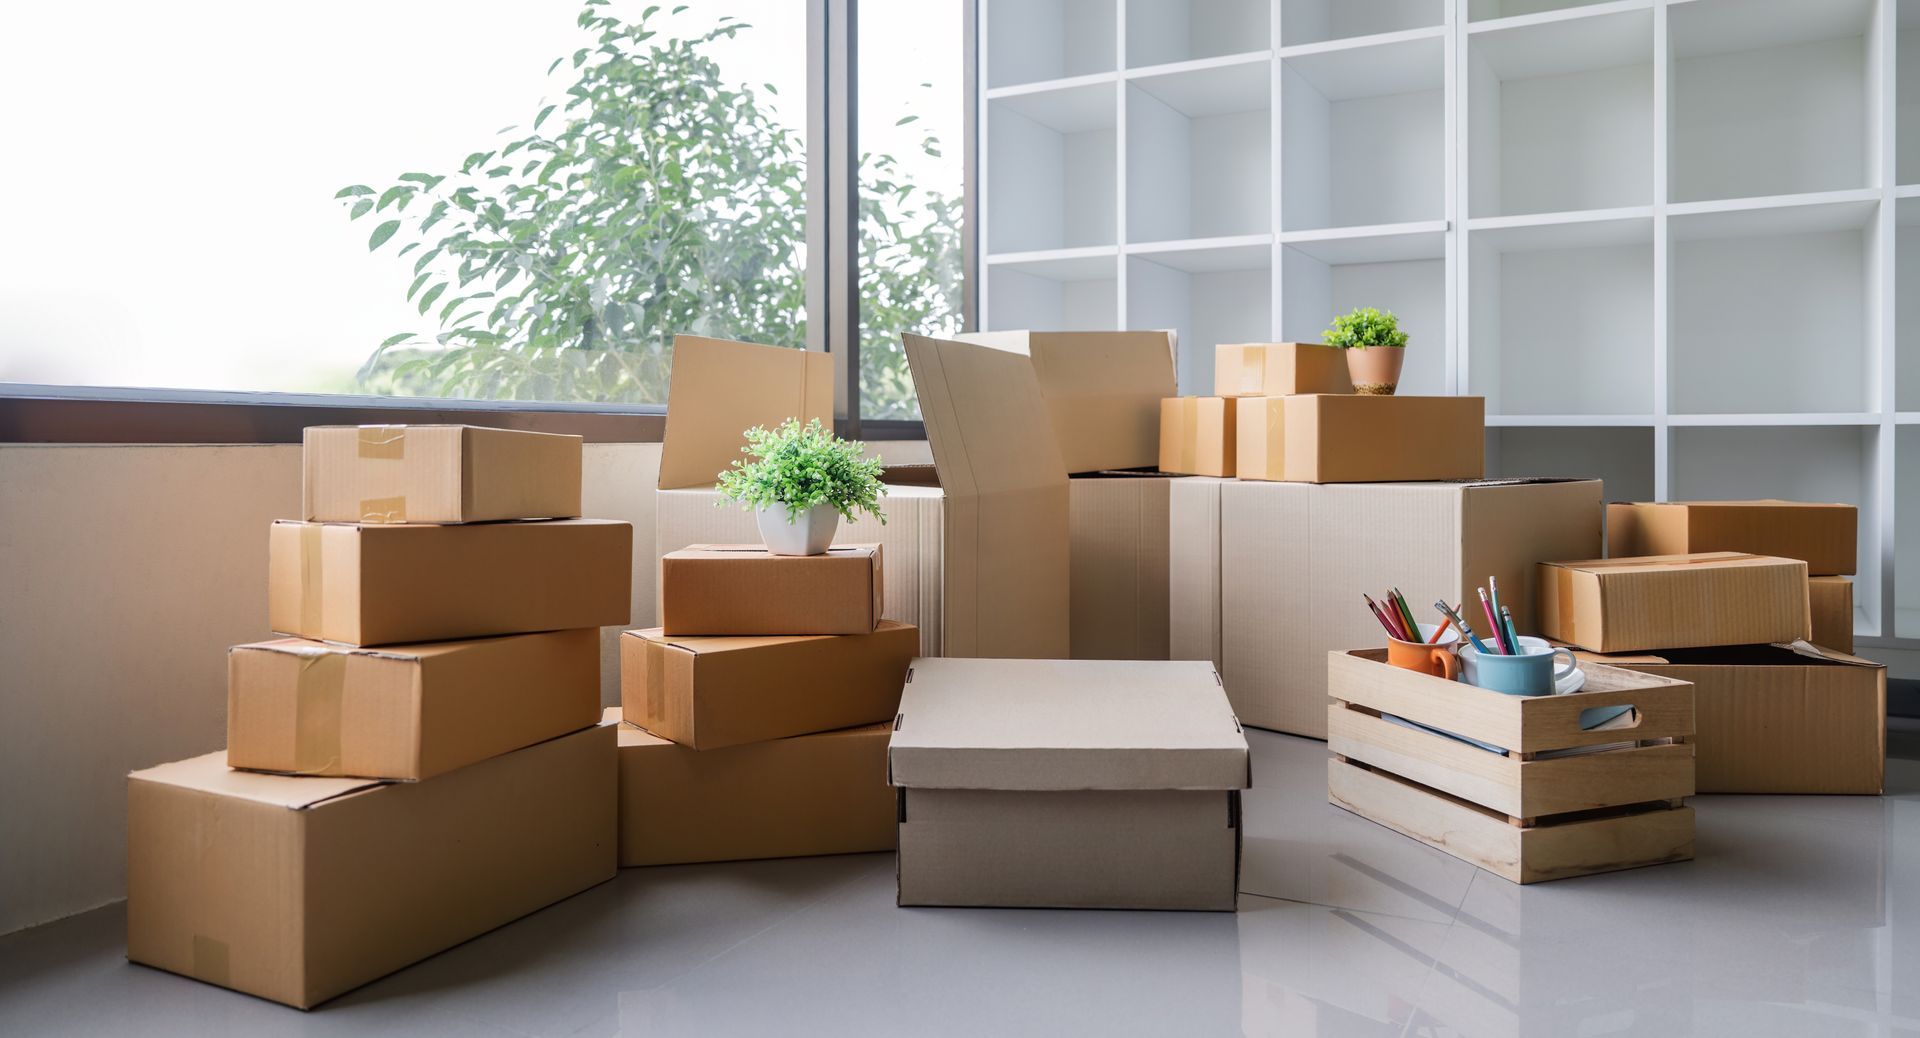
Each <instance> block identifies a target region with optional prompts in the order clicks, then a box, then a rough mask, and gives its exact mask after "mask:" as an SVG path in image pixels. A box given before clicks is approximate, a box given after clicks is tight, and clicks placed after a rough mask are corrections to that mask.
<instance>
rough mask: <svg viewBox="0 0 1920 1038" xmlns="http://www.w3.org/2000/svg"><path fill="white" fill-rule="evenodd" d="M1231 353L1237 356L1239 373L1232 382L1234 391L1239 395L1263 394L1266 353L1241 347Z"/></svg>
mask: <svg viewBox="0 0 1920 1038" xmlns="http://www.w3.org/2000/svg"><path fill="white" fill-rule="evenodd" d="M1233 352H1235V353H1237V354H1239V360H1240V364H1239V367H1240V371H1239V373H1238V374H1237V375H1236V376H1235V377H1234V380H1233V385H1234V388H1235V390H1236V391H1238V392H1241V393H1246V392H1253V393H1265V392H1266V391H1267V377H1266V368H1267V351H1266V350H1264V349H1260V348H1259V347H1250V346H1242V347H1241V348H1239V349H1237V350H1235V351H1233Z"/></svg>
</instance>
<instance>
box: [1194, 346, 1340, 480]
mask: <svg viewBox="0 0 1920 1038" xmlns="http://www.w3.org/2000/svg"><path fill="white" fill-rule="evenodd" d="M1351 392H1353V380H1352V379H1351V378H1349V377H1348V375H1347V357H1346V354H1345V353H1344V352H1343V351H1341V350H1338V349H1335V348H1334V347H1332V346H1322V345H1320V344H1319V343H1312V342H1250V343H1238V344H1233V345H1229V344H1227V343H1221V344H1220V345H1218V346H1215V347H1214V348H1213V395H1214V396H1229V397H1231V396H1295V395H1298V394H1301V393H1351ZM1216 474H1217V473H1216Z"/></svg>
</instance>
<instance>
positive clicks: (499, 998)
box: [0, 732, 1920, 1036]
mask: <svg viewBox="0 0 1920 1038" xmlns="http://www.w3.org/2000/svg"><path fill="white" fill-rule="evenodd" d="M1250 734H1251V737H1252V739H1253V744H1254V781H1255V787H1256V788H1255V791H1254V792H1253V793H1252V794H1250V795H1249V796H1248V798H1247V811H1246V818H1247V825H1248V839H1247V844H1246V866H1245V873H1244V877H1243V889H1244V890H1245V891H1246V893H1245V895H1244V896H1243V897H1242V899H1241V906H1240V912H1239V913H1238V914H1237V915H1204V914H1184V913H1121V912H1016V911H998V910H979V911H975V910H939V909H912V910H908V909H899V908H895V907H894V905H893V865H892V861H891V859H889V858H887V857H885V856H881V855H862V856H855V857H843V858H826V859H813V860H793V861H776V862H756V863H743V864H737V865H714V866H691V867H683V868H668V869H653V870H628V871H626V872H624V873H622V874H621V876H620V878H619V879H617V880H615V881H614V882H612V883H608V884H606V885H603V886H601V887H598V888H596V889H594V890H591V891H588V892H587V893H585V894H582V895H580V896H579V897H576V898H573V899H572V900H570V901H567V902H564V903H562V904H560V905H557V906H555V907H553V908H551V909H548V910H547V911H545V912H541V913H539V914H538V915H535V916H533V917H531V918H528V919H525V920H522V921H521V922H519V923H516V924H514V925H512V926H509V927H506V928H504V929H501V930H498V931H496V932H494V933H492V934H489V935H487V936H485V937H482V938H480V939H479V940H476V941H472V942H470V943H468V944H466V945H463V946H461V947H459V948H456V949H454V950H452V951H450V952H448V953H446V954H444V955H440V956H438V957H436V958H434V959H431V960H429V961H427V962H425V963H422V964H421V965H418V966H415V967H413V968H411V969H408V970H405V971H403V972H401V973H399V974H396V975H395V976H392V977H389V978H387V979H386V980H382V981H379V982H377V983H375V984H372V985H369V986H367V987H365V988H362V989H360V990H359V991H356V992H354V993H352V994H350V995H347V996H345V997H343V998H341V999H339V1000H337V1001H335V1002H334V1003H332V1004H330V1005H328V1006H325V1007H322V1008H321V1009H320V1010H318V1011H315V1012H313V1013H311V1014H302V1013H299V1012H296V1011H294V1010H290V1009H285V1008H282V1007H280V1006H276V1005H272V1004H270V1003H267V1002H262V1001H259V1000H257V999H252V998H248V997H246V996H243V995H236V994H233V993H230V992H226V991H221V990H219V989H216V988H212V987H208V986H206V985H203V984H198V983H195V982H192V981H188V980H182V979H180V978H178V977H173V976H169V975H167V974H163V973H159V972H156V971H153V970H148V969H144V968H141V967H137V966H131V965H128V964H127V963H126V962H125V960H124V959H123V958H122V951H123V949H122V943H121V937H122V935H121V927H122V925H123V920H124V913H123V912H122V911H121V909H120V908H118V907H112V908H105V909H101V910H99V911H96V912H90V913H87V914H86V915H83V916H78V917H75V918H73V919H69V920H66V921H63V922H60V923H56V924H52V925H49V926H45V927H41V928H38V929H35V930H29V931H26V932H23V933H18V934H14V935H11V936H8V937H4V938H0V1034H22V1035H24V1034H34V1035H41V1034H84V1035H96V1034H120V1033H127V1034H132V1033H138V1034H142V1035H172V1034H180V1035H187V1034H204V1033H210V1032H211V1033H232V1034H247V1035H276V1034H282V1033H286V1034H295V1033H297V1034H333V1033H342V1034H346V1033H381V1034H409V1035H439V1034H447V1035H455V1034H458V1035H655V1034H694V1033H699V1034H738V1033H795V1032H802V1033H831V1034H848V1033H884V1034H900V1033H910V1034H969V1035H972V1034H983V1033H984V1034H1008V1033H1034V1034H1059V1033H1063V1032H1065V1033H1102V1034H1113V1033H1141V1034H1172V1033H1179V1034H1216V1033H1218V1034H1227V1033H1236V1032H1241V1031H1246V1032H1249V1033H1261V1034H1314V1035H1349V1034H1352V1035H1523V1034H1525V1035H1532V1034H1540V1035H1555V1036H1558V1035H1597V1034H1616V1033H1634V1034H1661V1035H1679V1034H1727V1035H1759V1036H1764V1035H1889V1034H1920V761H1912V760H1895V761H1892V762H1890V764H1889V769H1888V774H1889V785H1890V788H1891V789H1892V790H1893V792H1892V793H1890V794H1889V795H1888V796H1887V797H1885V798H1883V799H1875V798H1856V797H1833V798H1813V797H1808V798H1794V797H1701V798H1698V799H1697V800H1696V801H1695V804H1696V806H1697V807H1698V809H1699V843H1698V850H1699V858H1698V860H1696V861H1694V862H1690V863H1686V864H1679V865H1666V866H1660V867H1656V868H1651V869H1641V870H1638V871H1634V872H1624V873H1614V874H1612V875H1605V876H1593V877H1588V878H1584V879H1574V880H1566V881H1562V882H1558V883H1547V884H1541V885H1538V886H1532V887H1526V888H1524V889H1523V888H1521V887H1516V886H1513V885H1511V884H1508V883H1506V882H1505V881H1503V880H1500V879H1497V878H1495V877H1493V876H1490V875H1488V874H1486V873H1482V872H1478V871H1476V870H1475V869H1473V868H1472V867H1470V866H1467V865H1465V864H1463V863H1461V862H1459V861H1457V860H1455V859H1453V858H1451V857H1448V856H1446V855H1443V854H1440V853H1438V852H1436V851H1433V850H1430V849H1428V848H1426V847H1424V846H1421V845H1419V844H1416V843H1414V842H1412V841H1410V840H1406V839H1403V838H1401V837H1400V836H1397V835H1395V834H1394V833H1391V832H1388V831H1387V830H1385V829H1382V828H1380V827H1378V826H1375V825H1372V824H1371V823H1368V822H1363V821H1361V820H1359V819H1357V818H1354V817H1352V816H1350V815H1347V814H1345V813H1344V812H1341V811H1339V810H1337V809H1335V808H1332V807H1329V806H1327V804H1326V782H1325V774H1326V772H1325V765H1324V760H1325V754H1326V747H1325V745H1324V744H1322V743H1317V742H1312V741H1309V740H1304V739H1293V738H1288V737H1285V736H1277V735H1269V734H1266V733H1259V732H1255V733H1250ZM1896 742H1897V740H1896Z"/></svg>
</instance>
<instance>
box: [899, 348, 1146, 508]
mask: <svg viewBox="0 0 1920 1038" xmlns="http://www.w3.org/2000/svg"><path fill="white" fill-rule="evenodd" d="M900 338H901V342H902V343H904V344H905V346H906V351H907V362H908V365H909V366H910V367H911V369H912V371H913V386H914V390H915V392H916V393H917V394H918V395H919V397H920V414H921V418H922V420H923V421H924V422H925V424H926V427H927V444H928V446H929V447H930V448H931V449H932V451H933V465H934V469H935V470H936V471H937V472H938V474H939V477H940V485H941V487H942V488H944V489H945V490H946V492H947V496H948V497H949V498H955V497H983V496H986V495H989V494H994V493H1003V492H1007V491H1016V490H1027V489H1032V488H1036V487H1055V486H1057V487H1059V488H1060V489H1061V491H1062V493H1064V492H1065V490H1066V485H1067V470H1066V466H1065V464H1064V463H1063V462H1062V461H1061V460H1060V451H1059V449H1058V448H1057V447H1056V446H1055V445H1054V439H1053V427H1052V424H1051V422H1050V421H1049V420H1048V418H1047V408H1046V403H1045V401H1044V400H1043V399H1042V398H1041V395H1040V387H1039V383H1038V382H1037V381H1036V380H1035V378H1034V374H1033V367H1032V365H1030V364H1028V363H1027V362H1026V361H1025V360H1023V359H1021V358H1020V357H1019V356H1018V355H1015V354H1011V353H1007V352H1004V351H1001V350H995V349H990V348H986V347H982V346H979V345H976V344H972V343H963V342H956V341H953V340H949V339H930V338H927V337H926V336H923V335H902V336H901V337H900ZM1155 406H1158V404H1157V403H1156V405H1155Z"/></svg>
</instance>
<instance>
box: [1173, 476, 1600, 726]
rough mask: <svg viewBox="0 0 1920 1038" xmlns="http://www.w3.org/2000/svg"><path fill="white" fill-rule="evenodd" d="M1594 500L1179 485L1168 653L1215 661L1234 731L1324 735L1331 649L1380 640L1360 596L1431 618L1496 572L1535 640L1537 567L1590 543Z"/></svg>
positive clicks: (1536, 492)
mask: <svg viewBox="0 0 1920 1038" xmlns="http://www.w3.org/2000/svg"><path fill="white" fill-rule="evenodd" d="M1601 501H1602V495H1601V487H1600V482H1599V481H1598V480H1481V481H1473V482H1465V483H1390V484H1362V485H1345V484H1342V485H1330V486H1322V485H1315V484H1309V483H1263V482H1249V481H1242V480H1203V479H1190V480H1180V481H1178V482H1176V483H1175V484H1174V485H1173V502H1172V507H1171V508H1170V509H1169V514H1170V517H1171V522H1172V527H1173V544H1174V546H1175V548H1174V564H1173V566H1172V567H1171V570H1170V572H1171V579H1172V590H1171V596H1172V603H1173V605H1172V608H1171V613H1172V617H1173V621H1172V623H1171V624H1170V633H1171V638H1172V644H1171V646H1170V648H1171V651H1172V654H1173V656H1174V657H1175V658H1177V659H1215V660H1217V661H1218V666H1219V668H1220V676H1221V678H1222V679H1223V680H1224V681H1225V683H1226V689H1227V696H1228V698H1229V699H1231V700H1232V701H1233V707H1234V711H1235V713H1237V714H1238V715H1239V717H1240V720H1241V721H1242V722H1244V723H1247V724H1251V725H1256V726H1258V727H1261V728H1272V729H1275V730H1277V731H1283V732H1292V733H1294V734H1296V735H1309V736H1312V737H1314V738H1316V739H1324V738H1326V720H1327V701H1326V695H1327V673H1326V666H1327V663H1326V660H1327V655H1326V654H1327V652H1328V651H1329V650H1333V649H1343V650H1344V649H1356V648H1367V647H1371V646H1377V645H1379V644H1380V640H1381V632H1380V625H1379V623H1378V622H1377V621H1375V620H1374V618H1373V616H1372V614H1370V613H1369V612H1368V611H1367V608H1366V605H1365V603H1363V602H1362V601H1361V599H1360V595H1361V593H1362V592H1366V593H1368V594H1373V595H1376V596H1377V595H1378V594H1379V593H1380V592H1382V591H1384V590H1385V589H1386V588H1388V587H1398V588H1400V589H1401V590H1402V591H1403V592H1405V594H1406V596H1407V601H1408V602H1409V603H1411V604H1412V605H1413V607H1414V609H1415V610H1416V611H1418V612H1420V613H1421V614H1422V615H1429V614H1431V613H1432V611H1433V608H1432V603H1433V602H1434V601H1435V600H1436V599H1439V598H1442V597H1444V598H1446V599H1447V600H1448V602H1449V603H1450V604H1452V603H1464V602H1470V601H1474V588H1475V587H1480V586H1485V585H1486V583H1487V577H1488V576H1489V575H1491V576H1496V577H1498V578H1499V580H1500V597H1501V600H1502V601H1503V602H1504V603H1505V604H1507V605H1508V606H1509V607H1510V608H1511V609H1512V610H1513V616H1514V622H1515V623H1516V624H1518V625H1519V626H1520V627H1521V629H1522V630H1523V631H1528V630H1532V629H1534V626H1535V624H1534V602H1535V581H1536V579H1537V578H1536V574H1535V569H1536V567H1537V564H1538V563H1540V562H1542V561H1544V560H1548V559H1554V558H1560V557H1567V553H1573V554H1581V553H1582V552H1583V550H1585V551H1591V550H1592V549H1593V548H1596V547H1598V546H1599V545H1600V543H1601V536H1600V519H1601Z"/></svg>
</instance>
